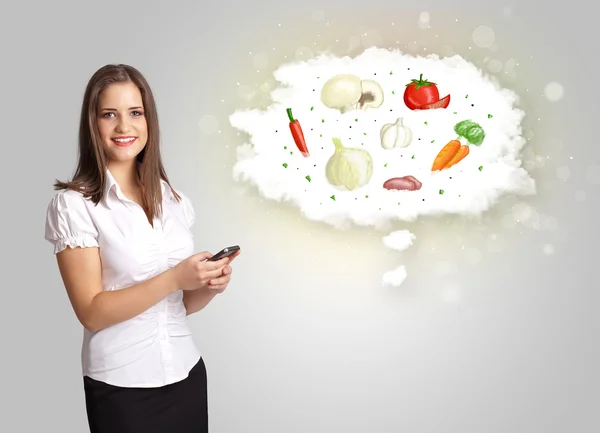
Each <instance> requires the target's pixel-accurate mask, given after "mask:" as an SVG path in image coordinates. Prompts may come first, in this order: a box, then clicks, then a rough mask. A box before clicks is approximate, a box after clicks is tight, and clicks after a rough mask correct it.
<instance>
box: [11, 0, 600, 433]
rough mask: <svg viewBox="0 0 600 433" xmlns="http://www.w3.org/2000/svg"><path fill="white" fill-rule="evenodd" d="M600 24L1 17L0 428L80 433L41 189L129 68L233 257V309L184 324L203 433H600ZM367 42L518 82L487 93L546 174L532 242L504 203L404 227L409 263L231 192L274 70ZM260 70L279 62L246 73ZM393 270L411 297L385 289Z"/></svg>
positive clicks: (350, 15) (269, 4) (102, 13)
mask: <svg viewBox="0 0 600 433" xmlns="http://www.w3.org/2000/svg"><path fill="white" fill-rule="evenodd" d="M203 4H204V5H203ZM422 11H428V12H429V13H430V16H431V28H430V29H427V30H422V29H420V28H419V27H418V26H417V20H418V17H419V13H420V12H422ZM596 15H597V14H596V13H595V12H593V11H591V10H590V9H588V8H585V7H584V4H583V2H581V1H571V2H568V4H565V5H562V6H560V7H556V6H550V3H545V4H544V6H541V3H540V2H539V1H535V0H527V1H519V2H512V3H496V2H492V3H490V4H488V5H485V6H484V5H483V3H482V2H466V1H460V2H459V1H455V2H447V1H441V0H437V1H426V2H422V1H420V2H416V1H403V2H399V1H394V2H387V3H386V2H384V1H380V0H369V1H367V2H352V1H343V2H342V1H328V2H327V3H324V2H323V1H315V0H305V1H302V2H281V1H277V2H275V1H264V0H261V1H260V2H254V1H253V2H250V1H248V2H242V1H237V2H234V1H219V2H214V3H213V4H211V5H210V6H206V3H203V2H191V1H177V2H169V4H168V3H167V2H157V1H144V2H137V1H135V2H133V1H119V2H115V1H103V2H75V1H72V2H66V1H54V2H41V1H38V2H19V3H17V2H15V3H13V4H12V5H11V6H8V5H3V6H2V12H1V13H0V44H1V45H2V51H1V52H2V69H1V72H0V73H1V74H2V80H1V81H0V85H1V86H2V91H1V95H2V96H1V98H0V100H1V104H0V110H2V116H1V119H2V120H1V125H2V128H1V131H2V142H3V144H2V170H1V176H2V184H3V185H4V188H3V194H2V209H3V212H2V216H1V218H2V227H3V229H4V235H3V238H4V239H3V245H4V248H3V250H4V254H3V255H4V257H3V260H2V276H3V280H2V303H1V305H2V313H1V314H0V320H1V321H2V322H1V323H2V326H1V328H0V329H1V332H2V344H1V347H2V355H1V357H0V362H1V364H0V365H1V368H2V376H3V380H2V385H1V390H2V391H1V394H2V402H3V404H2V416H1V417H0V431H3V432H41V431H61V432H64V433H67V432H84V431H87V425H86V416H85V410H84V400H83V391H82V381H81V377H80V361H79V359H80V344H81V327H80V325H79V324H78V322H77V321H76V319H75V316H74V314H73V312H72V309H71V307H70V305H69V302H68V299H67V297H66V294H65V291H64V288H63V287H62V282H61V280H60V276H59V273H58V270H57V267H56V263H55V259H54V257H53V255H52V251H51V246H50V244H48V243H46V241H44V239H43V232H44V218H45V211H46V206H47V204H48V201H49V200H50V197H51V195H52V193H53V192H52V186H51V185H52V182H53V180H54V179H55V178H56V177H59V178H63V179H64V178H66V177H68V176H70V175H71V174H72V172H73V169H74V166H75V161H76V136H77V135H76V134H77V124H78V115H79V109H80V104H81V98H82V95H83V90H84V86H85V84H86V82H87V80H88V79H89V77H90V76H91V74H92V73H93V72H94V71H95V70H96V69H97V68H99V67H100V66H102V65H104V64H106V63H110V62H124V63H129V64H132V65H134V66H136V67H138V68H139V69H140V70H141V71H142V72H143V73H144V74H145V75H146V77H147V78H148V80H149V81H150V84H151V85H152V87H153V89H154V91H155V94H156V98H157V100H158V106H159V114H160V121H161V126H162V138H163V152H164V153H163V154H164V159H165V163H166V166H167V170H168V173H169V175H170V177H171V180H172V181H173V183H174V184H175V186H176V187H178V188H180V189H182V190H183V191H185V192H186V193H187V194H188V195H189V196H190V197H191V198H192V200H193V201H194V204H195V206H196V210H197V212H198V219H197V225H196V226H195V228H194V233H195V235H196V240H197V248H198V250H210V251H213V252H216V251H217V250H219V249H220V248H221V247H224V246H225V245H229V244H236V243H239V244H240V245H241V246H242V249H243V254H242V256H241V257H240V258H239V259H238V260H237V261H236V263H235V266H234V274H233V276H234V280H233V282H232V283H231V285H230V287H229V289H228V291H226V292H225V293H224V294H223V295H221V296H219V297H218V298H217V299H216V300H215V301H214V302H213V303H212V304H211V305H210V306H209V307H208V308H207V309H206V310H204V311H202V312H200V313H198V314H197V315H195V316H193V317H192V318H191V321H192V327H193V330H194V332H195V338H196V341H197V342H198V345H199V346H200V349H201V351H202V353H203V355H204V357H205V360H206V364H207V368H208V378H209V398H210V423H211V431H212V432H216V433H234V432H260V433H270V432H273V433H275V432H277V433H279V432H286V433H293V432H302V433H305V432H345V433H353V432H365V431H369V432H377V433H384V432H400V431H410V432H414V433H425V432H435V433H439V432H444V433H450V432H456V433H459V432H460V433H464V432H487V433H496V432H502V433H505V432H509V431H510V432H528V433H529V432H544V433H550V432H577V433H584V432H597V431H599V429H600V420H599V419H598V415H597V413H598V411H597V409H598V405H599V402H600V395H599V391H598V390H599V389H600V387H599V385H600V383H599V375H598V370H597V366H598V363H599V362H600V354H599V351H598V330H599V322H600V321H599V319H598V314H597V313H596V311H597V301H598V295H597V289H598V278H597V269H593V267H592V264H593V262H595V259H594V255H595V254H596V251H597V240H598V234H597V233H598V230H597V228H596V227H595V223H597V221H598V216H599V215H598V189H599V185H598V184H599V183H600V174H599V173H600V172H599V171H598V167H597V164H598V163H600V154H599V152H600V151H599V148H598V146H597V144H598V137H597V135H596V134H597V129H596V126H597V123H598V121H597V116H596V114H597V112H598V110H597V101H598V97H599V96H600V95H599V92H598V84H597V82H596V81H597V80H596V76H597V66H598V63H597V57H596V53H597V51H598V50H597V43H594V40H596V41H597V23H596ZM457 18H458V20H459V21H456V19H457ZM327 22H329V25H327ZM391 22H394V23H395V24H394V26H391ZM478 25H488V26H490V27H492V28H493V29H494V31H495V35H496V46H495V47H494V49H496V51H491V50H489V49H480V48H478V47H476V46H475V45H474V44H473V42H472V36H471V35H472V32H473V30H474V29H475V28H476V27H477V26H478ZM365 33H367V35H368V36H364V34H365ZM435 34H438V37H437V38H436V37H435ZM396 41H398V43H396ZM412 41H417V43H416V44H411V45H409V44H410V42H412ZM373 43H377V44H378V45H380V46H385V47H387V46H397V47H400V48H402V49H405V48H408V49H410V50H413V51H414V52H417V51H425V50H421V49H422V48H427V50H426V51H427V52H442V50H448V49H449V47H451V48H452V49H453V51H454V52H457V53H459V54H462V55H464V56H465V57H467V58H469V59H471V60H472V61H474V62H476V63H477V64H478V65H481V66H482V67H484V68H485V63H484V61H485V57H486V56H491V57H494V58H496V59H498V60H500V61H501V62H502V63H503V65H505V67H506V65H510V64H511V63H512V65H514V64H515V61H516V62H518V63H519V65H518V66H516V67H514V68H512V69H510V68H507V70H506V71H503V72H504V73H503V72H501V73H499V74H498V75H499V76H500V78H499V79H500V80H501V81H502V83H503V84H504V85H506V86H507V87H510V88H512V89H514V90H516V91H517V92H519V94H521V95H522V96H523V100H522V104H523V107H524V108H525V109H526V110H527V112H528V119H527V122H526V123H525V124H524V129H525V131H526V133H527V134H528V138H530V147H529V150H528V152H529V157H532V155H534V153H533V152H534V149H535V152H538V154H539V155H540V157H539V158H538V159H537V163H535V164H534V163H531V162H530V164H531V167H532V174H533V175H534V177H535V178H536V181H537V182H538V187H539V194H538V195H537V196H536V197H533V198H531V199H528V200H527V203H529V205H530V206H533V209H535V211H534V215H537V217H536V218H537V220H536V221H538V222H539V221H541V223H540V224H539V225H538V224H534V222H532V221H533V220H532V219H531V217H530V218H529V220H527V219H525V220H523V221H520V222H517V221H516V220H515V215H514V214H515V209H517V210H518V209H520V210H518V212H517V213H519V212H520V213H521V216H522V214H523V204H522V203H521V204H519V205H518V206H517V208H515V207H514V204H515V201H517V202H519V200H518V199H513V198H507V199H506V200H503V202H502V203H501V204H499V206H498V207H497V208H495V209H494V210H493V211H490V212H489V213H488V214H486V215H485V217H484V218H483V219H482V220H481V221H462V220H460V219H457V218H441V219H438V220H436V221H433V220H429V221H426V222H424V223H415V224H410V225H408V226H406V227H408V228H409V229H411V230H413V231H414V232H415V233H416V234H417V243H416V244H415V245H414V246H413V248H411V249H410V250H407V251H406V252H403V253H401V254H400V253H394V252H392V251H391V250H387V249H386V248H385V247H384V246H383V244H382V243H381V237H382V236H384V235H385V234H386V233H383V232H381V233H375V232H373V231H371V230H367V229H353V230H349V231H345V232H341V231H335V230H333V229H331V228H330V227H327V226H325V225H323V224H317V223H312V222H309V221H306V220H304V219H302V218H300V216H299V214H298V212H297V210H296V209H294V208H290V207H287V206H285V205H282V204H278V203H270V202H266V201H263V200H261V199H260V198H258V196H257V194H256V192H255V191H254V190H252V189H251V188H243V187H240V186H238V185H235V184H234V183H233V181H232V180H231V167H232V164H233V163H234V161H235V152H234V149H235V145H237V144H240V143H241V142H242V138H243V137H238V136H237V134H236V132H235V131H232V130H231V128H230V127H228V124H227V115H228V114H230V113H231V112H232V110H234V109H235V108H236V107H240V108H244V107H249V106H260V104H263V103H264V97H265V96H266V94H265V93H264V91H263V90H261V87H260V86H261V85H264V82H267V83H268V82H269V79H270V78H269V75H270V73H271V72H272V71H273V69H274V68H276V67H277V65H278V64H280V63H281V62H282V61H284V60H293V59H294V58H302V57H303V56H305V55H306V53H307V49H308V48H310V49H311V50H315V52H316V51H318V50H320V49H330V50H332V51H333V52H335V53H336V54H347V53H349V54H352V55H354V54H357V53H359V52H360V51H361V49H364V48H365V47H366V46H369V45H371V44H373ZM469 46H472V49H471V50H469V48H468V47H469ZM301 47H304V48H301ZM299 49H300V50H299ZM259 52H260V53H267V54H268V61H269V63H268V65H264V64H262V70H259V72H257V71H256V69H257V68H256V64H255V61H256V58H255V55H256V53H259ZM250 53H252V54H250ZM285 56H287V59H286V58H285ZM296 56H298V57H296ZM260 59H263V60H264V56H263V57H260ZM511 59H514V60H511ZM261 61H262V60H261ZM258 63H260V62H258ZM509 69H510V70H509ZM506 72H508V73H506ZM550 81H558V82H559V83H561V84H562V85H563V86H564V88H565V96H564V98H563V99H562V100H561V101H559V102H556V103H550V102H548V101H546V100H545V98H544V97H543V90H544V86H545V85H546V84H547V83H548V82H550ZM236 83H240V86H238V85H237V84H236ZM244 86H247V87H244ZM262 89H264V86H263V87H262ZM252 91H254V92H256V93H257V95H256V96H255V97H254V98H253V99H251V100H248V99H247V98H246V99H245V96H246V95H247V94H248V92H252ZM261 92H262V93H261ZM261 98H262V99H261ZM222 100H223V101H224V102H223V101H222ZM205 115H210V116H215V117H216V120H217V121H218V125H214V124H213V123H211V122H208V121H207V119H208V120H210V119H211V118H204V120H203V121H201V119H203V116H205ZM213 120H214V119H213ZM211 125H213V126H215V128H214V129H218V130H220V131H221V132H220V133H219V132H214V133H210V132H213V131H212V130H210V129H207V128H210V127H211ZM567 174H568V176H567ZM527 209H530V210H529V211H527V212H525V213H526V214H527V215H529V216H531V208H527ZM516 218H517V219H519V218H520V217H519V216H518V215H517V217H516ZM395 227H396V228H402V227H404V226H403V225H401V224H398V225H396V226H395ZM494 235H495V236H494ZM544 251H545V252H546V253H547V252H551V251H553V254H550V255H549V254H546V253H544ZM400 264H405V265H406V266H407V269H408V273H409V278H408V279H407V281H406V283H405V284H404V285H403V286H402V287H399V288H383V287H381V285H380V283H379V281H380V278H381V275H382V274H383V273H384V272H385V271H387V270H390V269H393V268H395V267H396V266H398V265H400ZM594 409H596V410H594Z"/></svg>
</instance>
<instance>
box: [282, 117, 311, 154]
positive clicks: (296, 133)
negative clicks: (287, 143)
mask: <svg viewBox="0 0 600 433" xmlns="http://www.w3.org/2000/svg"><path fill="white" fill-rule="evenodd" d="M286 111H287V115H288V117H289V118H290V131H292V137H293V138H294V142H295V143H296V146H297V147H298V149H299V150H300V153H302V155H304V156H305V157H307V156H309V153H308V148H307V147H306V141H305V140H304V133H303V132H302V127H301V126H300V122H298V120H297V119H294V116H292V109H291V108H288V109H287V110H286Z"/></svg>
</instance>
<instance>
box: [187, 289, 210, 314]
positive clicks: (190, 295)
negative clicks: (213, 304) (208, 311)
mask: <svg viewBox="0 0 600 433" xmlns="http://www.w3.org/2000/svg"><path fill="white" fill-rule="evenodd" d="M217 294H218V292H214V291H210V290H208V289H200V290H193V291H192V290H188V291H185V292H183V305H185V311H186V314H187V315H188V316H189V315H190V314H194V313H197V312H198V311H200V310H202V309H203V308H204V307H206V306H207V305H208V304H209V303H210V301H212V300H213V298H214V297H215V296H217Z"/></svg>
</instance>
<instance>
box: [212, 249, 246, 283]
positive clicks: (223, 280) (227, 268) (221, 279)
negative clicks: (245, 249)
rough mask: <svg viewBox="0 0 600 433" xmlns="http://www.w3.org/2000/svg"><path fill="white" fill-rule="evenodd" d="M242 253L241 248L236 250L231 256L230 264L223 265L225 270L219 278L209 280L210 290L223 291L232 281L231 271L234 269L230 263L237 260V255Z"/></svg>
mask: <svg viewBox="0 0 600 433" xmlns="http://www.w3.org/2000/svg"><path fill="white" fill-rule="evenodd" d="M240 253H241V251H240V250H238V251H236V252H235V253H234V254H232V255H231V256H229V264H227V265H225V266H224V267H223V272H222V274H221V275H220V276H219V277H218V278H213V279H211V280H210V281H209V282H208V290H210V291H211V292H214V293H223V292H224V291H225V289H226V288H227V285H228V284H229V281H231V273H232V272H233V269H232V268H231V266H230V264H231V262H233V261H234V260H235V258H236V257H237V256H239V255H240Z"/></svg>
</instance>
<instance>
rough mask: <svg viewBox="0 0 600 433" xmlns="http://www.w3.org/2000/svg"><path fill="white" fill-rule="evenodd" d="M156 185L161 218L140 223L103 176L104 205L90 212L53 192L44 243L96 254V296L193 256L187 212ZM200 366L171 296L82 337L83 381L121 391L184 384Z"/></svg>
mask: <svg viewBox="0 0 600 433" xmlns="http://www.w3.org/2000/svg"><path fill="white" fill-rule="evenodd" d="M176 191H177V193H178V194H179V195H180V196H181V198H182V200H181V202H177V200H176V199H175V197H173V195H172V193H171V190H170V188H169V187H168V185H167V183H166V182H162V193H163V214H162V217H160V218H155V219H154V227H152V226H151V225H150V223H149V222H148V218H147V217H146V214H145V213H144V210H143V209H142V208H141V207H140V206H139V205H138V204H137V203H135V202H134V201H132V200H129V199H128V198H126V197H125V196H124V195H123V192H122V191H121V189H120V187H119V185H118V184H117V182H116V181H115V178H114V177H113V176H112V175H111V173H110V171H108V170H107V178H106V188H105V194H104V198H103V199H102V200H101V201H100V202H99V203H98V205H97V206H96V205H94V202H93V201H91V200H88V199H85V198H84V197H83V195H82V194H80V193H79V192H77V191H72V190H62V191H59V192H57V193H56V194H55V195H54V197H53V198H52V200H51V201H50V204H49V205H48V212H47V217H46V234H45V238H46V239H47V240H48V241H49V242H51V243H52V244H53V245H54V253H55V254H56V253H58V252H60V251H62V250H63V249H65V248H66V247H67V246H70V247H77V246H79V247H82V248H86V247H99V248H100V251H99V252H100V258H101V260H102V285H103V287H104V290H119V289H122V288H126V287H129V286H132V285H134V284H137V283H140V282H142V281H145V280H147V279H149V278H152V277H154V276H156V275H158V274H160V273H162V272H164V271H166V270H167V269H169V268H172V267H174V266H175V265H177V263H179V262H180V261H182V260H184V259H186V258H188V257H189V256H190V255H192V254H194V252H195V251H194V241H193V235H192V232H191V230H190V227H191V226H192V224H193V223H194V219H195V213H194V208H193V206H192V204H191V202H190V200H189V199H188V198H187V197H186V196H185V195H183V194H182V193H181V192H180V191H178V190H176ZM199 359H200V352H199V351H198V349H197V347H196V345H195V344H194V341H193V339H192V335H191V332H190V329H189V327H188V323H187V315H186V309H185V306H184V304H183V292H182V291H181V290H178V291H176V292H173V293H171V294H170V295H168V296H167V297H166V298H164V299H163V300H161V301H160V302H158V303H157V304H156V305H154V306H152V307H151V308H149V309H148V310H146V311H145V312H143V313H141V314H140V315H138V316H137V317H134V318H132V319H130V320H126V321H124V322H121V323H118V324H116V325H113V326H109V327H107V328H104V329H101V330H100V331H97V332H93V333H92V332H90V331H88V330H87V329H85V328H84V332H83V345H82V352H81V361H82V370H83V374H84V375H87V376H89V377H91V378H92V379H96V380H99V381H102V382H105V383H108V384H111V385H116V386H122V387H158V386H163V385H167V384H170V383H174V382H177V381H180V380H182V379H185V378H186V377H187V376H188V373H189V371H190V370H191V368H192V367H193V366H194V365H195V364H196V362H198V360H199Z"/></svg>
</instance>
